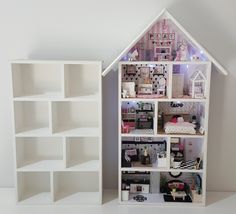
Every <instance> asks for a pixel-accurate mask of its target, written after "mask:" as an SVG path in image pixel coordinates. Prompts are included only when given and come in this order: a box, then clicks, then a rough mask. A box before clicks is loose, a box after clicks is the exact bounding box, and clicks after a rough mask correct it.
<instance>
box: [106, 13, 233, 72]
mask: <svg viewBox="0 0 236 214" xmlns="http://www.w3.org/2000/svg"><path fill="white" fill-rule="evenodd" d="M161 17H165V18H168V19H170V20H171V21H172V22H173V23H174V24H175V25H176V26H177V27H178V28H179V29H180V30H181V31H182V32H183V33H184V34H185V35H186V36H187V38H189V40H190V41H191V42H192V43H193V44H194V46H196V47H197V48H198V49H199V50H202V51H203V52H204V53H205V55H206V56H207V58H208V59H209V61H211V62H212V63H213V64H214V65H215V66H216V68H217V70H218V71H219V72H220V73H222V74H223V75H227V74H228V72H227V70H226V69H225V68H224V67H223V66H222V65H221V64H220V63H219V62H218V61H217V60H216V59H215V58H214V57H213V56H212V55H211V54H210V53H209V52H208V51H207V50H206V49H205V48H203V46H202V45H200V44H199V43H198V42H197V41H196V40H195V39H194V38H193V36H191V34H190V33H189V32H188V31H187V30H185V28H184V27H183V26H182V25H181V24H180V23H179V22H178V21H177V20H176V19H175V18H174V17H173V16H172V15H171V14H170V13H169V12H168V11H167V10H166V9H163V10H162V11H161V13H160V14H159V15H158V16H157V17H155V18H154V20H152V21H151V23H150V24H149V25H148V26H147V27H146V28H145V29H144V30H143V31H142V32H141V33H140V34H139V35H138V36H137V37H136V38H135V39H134V40H133V41H132V42H131V43H130V44H129V45H128V46H127V47H126V48H125V49H124V50H123V51H122V52H121V53H120V54H119V56H118V57H117V58H115V59H114V60H113V62H112V63H111V64H110V65H109V66H108V67H107V68H106V69H105V70H104V71H103V73H102V76H105V75H106V74H107V73H109V72H110V71H111V70H116V69H114V67H115V65H116V64H117V63H118V62H119V61H120V60H121V59H122V57H123V56H124V55H126V54H127V53H128V51H129V50H130V49H131V48H132V47H133V46H134V45H135V44H136V42H137V41H139V39H141V38H142V37H143V35H144V34H146V33H147V32H148V30H149V29H150V28H151V27H152V26H153V25H154V24H155V23H156V22H157V21H158V19H160V18H161Z"/></svg>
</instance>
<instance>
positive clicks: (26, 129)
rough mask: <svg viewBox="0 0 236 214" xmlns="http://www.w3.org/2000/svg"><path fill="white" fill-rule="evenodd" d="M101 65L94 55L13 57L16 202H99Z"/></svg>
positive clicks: (100, 188) (100, 178)
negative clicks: (63, 58)
mask: <svg viewBox="0 0 236 214" xmlns="http://www.w3.org/2000/svg"><path fill="white" fill-rule="evenodd" d="M101 71H102V64H101V62H98V61H60V60H58V61H56V60H54V61H53V60H16V61H13V62H12V88H13V97H12V99H13V112H14V118H13V122H14V124H13V125H14V132H15V142H14V153H15V155H14V157H15V163H16V166H15V173H16V195H17V201H18V203H19V204H39V205H40V204H52V203H57V204H101V203H102V121H101V120H102V100H101V99H102V97H101V96H102V95H101V91H102V82H101ZM74 190H76V192H74ZM59 199H60V200H59Z"/></svg>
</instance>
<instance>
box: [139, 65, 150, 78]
mask: <svg viewBox="0 0 236 214" xmlns="http://www.w3.org/2000/svg"><path fill="white" fill-rule="evenodd" d="M140 76H141V78H142V79H147V78H149V76H150V67H141V68H140Z"/></svg>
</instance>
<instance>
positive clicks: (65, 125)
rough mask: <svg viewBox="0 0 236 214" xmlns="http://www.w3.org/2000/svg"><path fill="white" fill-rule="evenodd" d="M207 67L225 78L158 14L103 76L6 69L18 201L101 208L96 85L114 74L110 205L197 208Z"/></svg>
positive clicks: (201, 193) (29, 63) (74, 67)
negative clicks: (114, 176)
mask: <svg viewBox="0 0 236 214" xmlns="http://www.w3.org/2000/svg"><path fill="white" fill-rule="evenodd" d="M117 64H118V67H117ZM212 65H214V66H215V67H216V69H217V70H218V71H219V72H220V73H222V74H224V75H227V71H226V70H225V69H224V68H223V67H222V66H221V65H220V64H219V63H218V62H217V61H216V60H215V59H214V58H213V57H212V56H211V55H210V54H209V53H208V52H207V51H206V50H205V49H204V48H203V47H202V46H201V45H199V44H198V43H197V42H196V41H195V39H194V38H193V37H192V36H191V35H190V34H189V33H188V32H187V31H186V30H185V29H184V28H183V27H182V26H181V25H180V24H179V23H178V22H177V21H176V20H175V18H173V16H171V15H170V14H169V13H168V12H167V10H163V11H162V13H161V14H160V15H159V16H157V17H156V18H155V19H154V20H153V21H152V22H151V23H150V24H149V25H148V26H147V28H146V29H144V30H143V32H142V33H141V34H140V35H138V37H137V38H135V40H134V41H133V42H132V43H131V44H130V45H129V46H128V47H127V48H126V49H125V50H124V51H123V52H122V53H121V54H120V55H119V56H118V57H117V58H116V59H115V60H114V61H113V62H112V64H111V65H110V66H108V67H107V68H106V69H105V70H103V71H102V62H98V61H50V60H49V61H47V60H16V61H13V62H12V80H13V112H14V129H15V131H14V132H15V142H14V149H15V162H16V167H15V172H16V195H17V202H18V203H19V204H74V205H76V204H78V205H80V204H102V91H101V88H102V87H101V86H102V76H105V75H107V74H108V73H109V72H111V71H112V70H115V71H117V72H118V80H117V81H118V153H119V155H118V158H119V159H118V170H119V177H118V193H119V194H118V199H119V203H120V204H122V205H128V204H129V205H141V204H145V205H167V206H169V205H170V206H171V205H174V206H176V205H180V206H181V205H183V204H185V205H189V206H204V205H205V202H206V166H207V138H208V116H209V95H210V79H211V67H212Z"/></svg>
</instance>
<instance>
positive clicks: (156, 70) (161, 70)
mask: <svg viewBox="0 0 236 214" xmlns="http://www.w3.org/2000/svg"><path fill="white" fill-rule="evenodd" d="M160 74H164V68H163V67H162V66H157V67H154V68H153V75H160Z"/></svg>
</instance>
